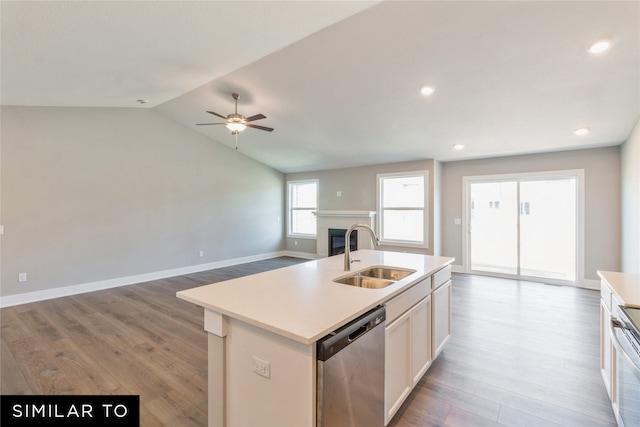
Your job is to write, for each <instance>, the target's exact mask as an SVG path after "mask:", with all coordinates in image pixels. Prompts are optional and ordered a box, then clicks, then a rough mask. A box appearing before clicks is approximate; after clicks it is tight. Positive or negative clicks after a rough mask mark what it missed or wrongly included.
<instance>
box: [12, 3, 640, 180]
mask: <svg viewBox="0 0 640 427" xmlns="http://www.w3.org/2000/svg"><path fill="white" fill-rule="evenodd" d="M1 7H2V9H0V13H1V14H2V22H1V24H2V27H1V31H2V34H1V35H2V52H1V54H2V58H1V59H2V62H1V67H2V68H1V72H2V76H1V77H2V81H1V101H2V104H3V105H43V106H109V107H136V108H155V109H156V110H157V111H159V112H161V113H163V114H165V115H167V116H168V117H171V118H172V119H175V120H177V121H179V122H181V123H183V124H184V125H185V126H188V127H190V128H192V129H194V130H195V131H197V132H201V133H202V134H204V135H207V136H208V137H210V138H212V139H214V140H216V141H218V142H221V143H223V144H227V145H229V146H234V143H235V140H234V138H233V137H232V136H231V135H230V133H229V131H228V130H227V129H226V128H225V127H224V126H195V124H196V123H203V122H204V123H207V122H217V121H219V120H218V119H217V118H216V117H214V116H211V115H209V114H207V113H205V110H212V111H215V112H218V113H220V114H223V115H227V114H229V113H231V112H233V99H232V98H231V93H232V92H238V93H240V94H241V99H240V102H239V106H238V111H239V113H241V114H244V115H245V116H251V115H254V114H257V113H263V114H264V115H266V116H267V119H264V120H261V121H259V122H255V124H258V125H263V126H269V127H273V128H275V131H274V132H272V133H268V132H262V131H259V130H255V129H247V130H245V131H243V132H242V133H241V134H240V137H239V140H238V143H239V150H240V152H241V153H243V154H246V155H248V156H251V157H253V158H255V159H257V160H259V161H261V162H263V163H266V164H268V165H270V166H272V167H274V168H276V169H278V170H281V171H283V172H296V171H306V170H317V169H328V168H338V167H349V166H359V165H367V164H376V163H388V162H395V161H404V160H414V159H426V158H435V159H438V160H442V161H451V160H458V159H467V158H479V157H490V156H504V155H513V154H522V153H534V152H547V151H557V150H567V149H573V148H586V147H595V146H606V145H615V144H619V143H621V142H623V141H625V140H626V139H627V137H628V136H629V133H630V131H631V128H632V127H633V125H634V124H635V122H636V121H637V120H638V117H639V116H640V1H622V2H615V1H587V2H581V1H555V2H546V1H446V2H445V1H406V2H405V1H402V2H400V1H384V2H381V3H377V2H355V1H342V2H328V1H295V2H284V1H267V2H249V1H233V2H222V1H204V2H203V1H200V2H181V1H171V2H167V1H165V2H153V1H137V2H133V1H130V2H116V1H112V2H78V1H77V2H56V1H54V2H21V1H18V2H7V1H2V3H1ZM601 38H609V39H611V40H612V41H613V44H612V47H611V49H610V50H609V51H607V52H605V53H603V54H600V55H593V54H589V53H587V51H586V48H587V46H588V45H589V44H590V43H591V42H593V41H595V40H598V39H601ZM425 84H428V85H433V86H434V87H435V88H436V91H435V93H434V94H433V95H432V96H430V97H424V96H422V95H420V94H419V89H420V87H421V86H422V85H425ZM137 99H148V100H149V103H147V104H145V105H139V104H137V103H136V100H137ZM583 126H586V127H589V128H591V133H590V134H588V135H587V136H583V137H578V136H576V135H574V134H573V130H574V129H576V128H578V127H583ZM455 143H462V144H465V149H464V150H462V151H460V152H458V151H455V150H453V149H452V145H453V144H455Z"/></svg>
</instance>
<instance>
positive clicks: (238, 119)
mask: <svg viewBox="0 0 640 427" xmlns="http://www.w3.org/2000/svg"><path fill="white" fill-rule="evenodd" d="M231 96H232V97H233V99H234V100H235V103H236V108H235V112H234V113H233V114H229V115H228V116H226V117H225V116H223V115H222V114H218V113H215V112H213V111H207V113H209V114H213V115H214V116H217V117H220V118H221V119H224V120H225V121H224V122H222V123H196V126H207V125H226V126H227V129H229V130H230V131H231V135H235V136H236V150H237V149H238V134H239V133H240V132H241V131H243V130H245V129H246V128H248V127H249V128H254V129H259V130H264V131H267V132H272V131H273V128H270V127H266V126H259V125H254V124H253V123H250V122H253V121H256V120H262V119H266V118H267V116H265V115H264V114H256V115H253V116H251V117H245V116H243V115H242V114H238V99H239V98H240V95H238V94H237V93H232V94H231Z"/></svg>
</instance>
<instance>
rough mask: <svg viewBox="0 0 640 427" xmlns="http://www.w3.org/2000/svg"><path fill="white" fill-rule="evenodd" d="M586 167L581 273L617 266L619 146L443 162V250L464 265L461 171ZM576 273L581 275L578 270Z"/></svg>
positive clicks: (488, 172) (594, 277)
mask: <svg viewBox="0 0 640 427" xmlns="http://www.w3.org/2000/svg"><path fill="white" fill-rule="evenodd" d="M568 169H584V170H585V199H586V200H585V243H584V244H585V271H584V277H585V279H590V280H597V279H598V276H597V274H596V271H597V270H612V271H618V270H619V269H620V256H621V254H620V248H621V244H620V243H621V237H620V230H621V212H620V203H621V199H620V186H621V184H620V147H607V148H599V149H589V150H575V151H564V152H555V153H545V154H535V155H526V156H513V157H500V158H491V159H482V160H469V161H460V162H450V163H443V165H442V224H443V226H442V233H443V249H442V252H443V254H445V255H447V256H453V257H455V258H456V261H455V264H459V265H463V263H464V260H463V250H462V247H463V243H462V242H463V240H462V239H463V234H462V233H463V230H464V226H462V225H454V219H455V218H462V198H463V188H462V177H464V176H474V175H495V174H511V173H525V172H541V171H553V170H568ZM636 173H637V172H636ZM579 276H580V275H579Z"/></svg>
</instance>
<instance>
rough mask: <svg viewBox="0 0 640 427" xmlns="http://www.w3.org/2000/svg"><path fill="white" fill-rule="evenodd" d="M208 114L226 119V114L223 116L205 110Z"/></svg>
mask: <svg viewBox="0 0 640 427" xmlns="http://www.w3.org/2000/svg"><path fill="white" fill-rule="evenodd" d="M207 113H209V114H213V115H214V116H218V117H220V118H221V119H224V120H227V116H223V115H222V114H218V113H214V112H213V111H207Z"/></svg>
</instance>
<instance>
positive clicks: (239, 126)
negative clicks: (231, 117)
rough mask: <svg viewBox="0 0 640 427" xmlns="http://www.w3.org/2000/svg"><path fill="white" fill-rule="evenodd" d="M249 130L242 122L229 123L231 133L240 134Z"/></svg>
mask: <svg viewBox="0 0 640 427" xmlns="http://www.w3.org/2000/svg"><path fill="white" fill-rule="evenodd" d="M246 128H247V125H245V124H244V123H242V122H229V123H227V129H229V130H230V131H231V132H240V131H243V130H245V129H246Z"/></svg>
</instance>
